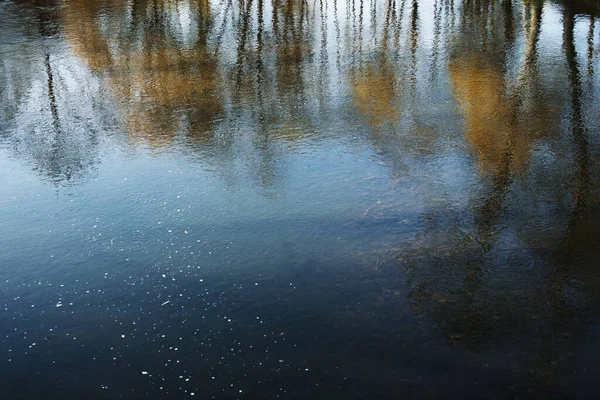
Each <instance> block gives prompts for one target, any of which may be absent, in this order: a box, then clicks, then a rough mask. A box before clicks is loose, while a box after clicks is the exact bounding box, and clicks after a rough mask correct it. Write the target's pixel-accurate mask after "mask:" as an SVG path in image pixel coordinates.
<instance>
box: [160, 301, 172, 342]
mask: <svg viewBox="0 0 600 400" xmlns="http://www.w3.org/2000/svg"><path fill="white" fill-rule="evenodd" d="M170 302H171V300H167V301H165V302H164V303H162V304H161V307H162V306H164V305H166V304H169V303H170ZM163 337H164V335H163Z"/></svg>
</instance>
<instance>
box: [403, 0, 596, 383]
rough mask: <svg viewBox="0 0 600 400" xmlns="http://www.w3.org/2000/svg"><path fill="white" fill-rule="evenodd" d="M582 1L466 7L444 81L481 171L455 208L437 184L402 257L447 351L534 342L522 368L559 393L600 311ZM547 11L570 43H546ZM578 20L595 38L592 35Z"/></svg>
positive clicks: (418, 304)
mask: <svg viewBox="0 0 600 400" xmlns="http://www.w3.org/2000/svg"><path fill="white" fill-rule="evenodd" d="M586 7H587V5H585V4H583V3H581V4H580V3H578V2H560V5H559V6H557V5H556V4H555V3H551V2H545V1H542V0H533V1H523V2H513V1H510V0H507V1H503V2H494V1H485V0H480V1H477V0H473V1H467V2H463V3H461V4H460V6H458V8H457V10H456V11H457V16H456V18H458V19H459V22H458V26H457V27H456V28H455V29H456V32H455V33H454V36H455V37H454V39H453V47H452V50H451V52H449V55H448V76H449V80H450V84H451V88H452V92H453V95H454V98H455V99H456V102H457V105H458V108H459V110H460V112H461V114H462V117H463V123H464V128H465V131H466V134H465V136H464V139H465V145H466V146H467V148H469V149H470V150H471V154H472V156H473V160H474V162H475V163H476V165H477V168H476V170H475V171H476V174H474V175H473V176H472V177H471V178H470V179H471V183H470V184H469V190H468V191H467V192H466V193H464V195H462V196H460V195H457V196H458V197H459V199H458V201H457V200H456V197H457V196H449V198H445V199H444V198H443V197H442V196H443V194H444V191H446V193H447V192H451V190H452V182H446V183H444V184H441V185H440V187H437V188H435V189H433V191H434V193H433V194H430V196H431V197H435V195H436V194H439V193H440V192H441V194H440V195H439V198H440V200H436V201H433V200H432V201H428V202H427V204H426V205H425V211H424V213H423V215H422V223H421V228H420V229H419V230H418V232H417V233H416V234H415V238H414V240H412V241H411V242H410V243H409V244H407V245H406V247H405V248H404V250H403V255H402V259H401V263H402V267H403V269H404V270H405V271H406V275H407V279H408V285H409V290H410V294H409V297H410V299H411V304H412V307H413V309H414V310H415V311H416V312H417V313H418V314H419V315H422V316H423V317H424V318H425V320H427V321H430V322H432V323H434V324H435V326H436V327H437V328H438V329H439V330H440V331H441V332H442V333H443V334H444V335H446V337H447V340H448V341H449V342H450V343H452V344H453V345H455V346H460V347H465V348H469V349H475V350H477V351H479V352H483V351H486V350H491V349H492V348H495V349H497V348H503V346H508V347H510V346H511V344H513V345H514V344H515V343H525V345H526V346H527V347H528V351H527V353H526V354H525V355H514V356H511V357H513V360H512V362H513V363H514V364H513V365H514V366H515V368H517V369H518V370H519V371H521V372H522V373H524V374H525V375H530V376H529V377H530V378H531V379H533V381H531V382H533V383H532V384H533V385H534V386H535V385H538V384H539V386H540V387H544V388H547V387H548V385H550V387H554V388H555V389H556V386H557V385H558V386H561V385H562V384H561V383H559V382H558V379H557V376H558V374H561V373H562V374H564V373H570V372H567V371H571V370H572V369H573V365H574V364H573V363H574V362H575V361H574V359H573V358H572V354H574V352H575V351H576V349H577V348H578V346H580V345H581V342H582V341H583V339H584V338H585V337H586V334H587V332H588V331H589V329H590V328H591V324H592V321H593V320H595V319H596V318H598V316H599V315H600V314H599V311H600V296H598V295H597V293H596V292H595V283H594V284H588V283H587V282H595V281H596V280H597V271H596V265H597V262H596V261H595V260H597V259H598V256H600V253H599V250H598V248H597V246H595V245H594V243H596V242H597V241H598V239H599V237H598V234H597V233H596V232H595V231H594V228H593V227H594V226H597V225H596V224H597V223H598V222H599V221H598V218H597V216H598V201H597V200H596V199H597V198H598V193H597V192H598V187H597V185H594V184H593V182H594V180H596V179H597V178H598V176H599V172H600V170H599V169H598V167H599V166H598V165H597V163H596V162H595V161H594V158H593V157H592V153H595V151H597V149H595V148H594V146H593V144H592V143H593V142H594V139H593V138H594V137H596V136H597V135H598V133H599V132H598V130H597V128H596V126H595V124H594V123H593V122H592V121H593V120H594V118H597V110H598V100H597V99H595V98H594V97H593V91H592V90H589V89H588V88H589V87H588V88H586V86H585V84H584V82H592V86H593V85H597V78H596V77H594V76H593V68H588V66H589V65H592V66H593V63H594V60H593V57H594V54H593V53H594V52H593V51H589V46H590V45H589V42H586V39H587V40H588V41H589V40H590V38H591V40H592V41H593V42H594V43H593V44H592V45H591V46H592V47H594V46H595V40H596V38H595V35H594V19H593V18H594V16H591V15H582V14H581V12H582V10H587V9H588V8H586ZM550 16H554V17H555V18H556V20H558V21H562V22H561V25H560V26H558V28H560V29H557V32H556V33H557V35H556V36H553V37H554V38H556V39H557V40H558V41H559V43H562V46H561V47H553V48H551V49H548V47H547V46H548V45H547V42H545V41H549V39H548V37H547V36H544V35H543V34H542V30H543V29H542V27H543V26H544V23H545V21H544V18H545V17H548V18H551V17H550ZM443 25H444V24H443ZM446 25H449V24H446ZM578 26H581V27H585V28H586V29H585V30H586V31H588V32H591V33H588V35H587V37H585V38H583V40H581V39H582V38H579V39H578V37H577V28H578ZM555 27H556V26H555ZM588 29H589V30H588ZM546 34H548V32H546ZM552 57H554V60H555V61H554V62H551V61H549V60H548V58H552ZM590 57H592V59H590ZM556 59H560V60H562V64H561V65H560V67H557V66H556ZM592 149H593V150H592ZM453 197H454V198H453ZM457 204H466V206H465V207H463V206H457ZM508 347H507V348H508ZM526 379H529V378H526Z"/></svg>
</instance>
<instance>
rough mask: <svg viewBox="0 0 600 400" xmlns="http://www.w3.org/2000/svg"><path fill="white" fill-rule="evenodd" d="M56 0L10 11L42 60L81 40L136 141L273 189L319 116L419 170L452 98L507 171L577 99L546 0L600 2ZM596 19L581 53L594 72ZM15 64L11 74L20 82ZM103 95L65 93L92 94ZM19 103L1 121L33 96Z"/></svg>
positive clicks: (92, 74)
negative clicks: (563, 84) (555, 50)
mask: <svg viewBox="0 0 600 400" xmlns="http://www.w3.org/2000/svg"><path fill="white" fill-rule="evenodd" d="M40 1H41V0H40ZM48 1H50V0H46V2H43V4H42V3H39V2H38V3H39V4H38V3H36V2H27V1H23V2H21V3H18V4H19V5H20V7H21V8H15V9H17V10H21V11H19V12H21V16H20V17H15V18H26V16H25V15H24V14H27V13H28V11H27V10H33V11H34V13H37V14H35V18H34V19H35V20H36V21H37V23H38V24H39V29H38V31H37V32H32V31H31V26H30V25H28V24H26V26H27V28H24V29H27V30H28V32H23V35H25V37H29V38H37V41H38V43H39V45H40V51H39V52H38V53H39V54H37V55H35V57H38V58H39V60H40V62H41V64H40V67H43V69H44V70H45V71H46V73H48V72H50V73H51V75H52V59H53V57H55V58H59V57H60V58H62V59H63V60H67V58H68V57H69V56H70V55H69V54H68V53H66V46H67V45H68V46H70V49H71V50H72V54H74V56H75V57H76V59H77V60H78V61H77V62H80V61H83V62H84V63H85V65H87V68H88V70H87V72H88V77H87V78H86V79H88V81H86V82H82V84H81V85H80V87H82V88H84V87H85V88H89V87H92V86H94V85H97V84H99V85H101V87H100V89H101V90H106V91H107V94H105V95H103V97H104V98H106V99H107V100H110V102H111V103H112V104H115V105H116V106H115V109H116V111H118V113H117V115H118V116H119V118H120V120H121V123H122V124H123V126H124V127H125V130H126V132H127V133H128V134H129V136H130V137H131V138H132V140H133V141H134V142H137V143H142V144H144V145H147V146H149V147H151V148H155V149H159V150H166V149H169V148H170V147H171V146H174V145H177V146H179V145H180V144H182V143H184V144H185V145H186V147H187V148H189V149H190V154H197V155H199V156H198V157H199V158H200V159H202V160H203V161H204V162H209V163H214V164H215V167H214V169H215V170H216V171H218V172H219V173H222V174H223V176H224V178H225V179H232V180H233V181H235V180H236V179H237V178H235V177H236V176H237V175H239V172H240V171H241V170H243V171H245V174H246V175H248V174H250V175H252V179H254V180H256V181H257V182H263V183H264V185H266V187H271V188H272V187H275V186H277V183H276V181H277V180H278V179H279V180H280V182H281V181H282V180H283V179H284V178H283V175H281V174H279V170H284V169H285V168H282V163H281V162H280V161H282V160H283V159H284V158H285V157H284V156H283V154H285V152H286V151H288V150H287V149H288V148H289V147H290V146H291V147H293V146H294V145H293V143H294V141H296V140H297V139H301V138H306V139H311V138H312V133H313V132H318V131H320V130H323V128H324V127H323V124H324V121H326V123H330V124H344V125H348V126H352V127H353V130H359V131H362V132H366V133H367V136H366V138H367V140H368V141H369V142H370V143H371V144H372V145H373V147H374V149H375V150H376V152H377V153H378V154H379V155H380V156H381V158H382V160H383V161H384V162H385V163H386V164H388V165H390V168H391V170H392V172H393V174H394V175H396V176H401V175H405V174H407V173H410V171H409V170H408V169H407V168H409V167H408V166H407V165H409V164H411V163H412V164H414V163H415V162H416V163H417V164H418V163H419V162H420V161H419V160H418V159H419V158H420V157H422V156H423V155H430V154H435V153H436V151H438V150H439V149H440V148H439V146H440V145H441V144H440V140H441V138H440V132H441V131H443V130H444V129H456V130H460V129H462V121H461V120H460V118H457V115H456V114H455V113H454V112H453V110H451V109H450V108H449V107H448V104H449V102H453V101H455V100H456V101H457V102H458V104H459V106H460V110H461V112H462V115H463V117H464V124H465V128H466V131H467V135H466V139H467V143H468V145H469V146H470V147H471V149H472V150H473V152H474V155H475V157H476V159H477V162H478V163H479V165H480V166H481V168H482V171H484V173H489V174H491V175H493V176H495V177H496V178H495V179H496V181H497V182H501V181H503V182H508V181H509V180H510V175H512V174H513V173H514V172H515V171H517V170H522V169H524V168H526V167H527V165H528V163H529V159H530V154H531V151H532V146H533V145H534V144H535V143H536V142H537V141H539V140H541V139H544V140H551V139H552V138H556V137H557V135H560V134H561V129H559V128H557V127H559V126H560V121H561V118H562V117H561V110H562V109H563V107H564V106H565V104H564V103H565V102H566V101H567V99H566V98H565V96H564V90H563V89H564V88H560V87H559V86H557V85H555V84H554V83H553V82H554V80H555V79H556V78H557V77H558V76H559V75H560V73H561V71H556V70H553V69H552V66H551V64H550V62H549V61H547V60H545V59H544V55H542V56H541V58H542V59H541V60H540V59H539V58H540V55H539V41H540V32H541V25H542V23H543V21H542V15H543V9H544V7H545V8H546V9H547V10H549V11H552V12H560V11H559V10H561V9H564V10H567V9H569V10H572V12H573V13H574V15H578V13H581V12H582V10H587V11H589V12H592V11H590V10H592V9H593V8H594V7H593V4H591V3H590V4H588V3H585V2H577V1H575V2H563V3H561V5H560V6H556V5H555V3H544V2H543V1H539V0H536V1H524V2H515V1H502V2H488V1H483V0H469V1H463V2H457V1H447V0H432V1H430V2H417V1H412V0H386V1H374V0H371V1H359V0H343V1H339V0H336V1H317V2H307V1H305V0H294V1H278V0H269V1H266V0H237V1H235V0H227V1H222V2H211V1H208V0H168V1H154V0H129V1H127V0H119V1H116V2H114V1H111V2H108V1H105V0H77V1H73V2H68V3H65V4H62V3H60V4H59V3H48ZM557 7H561V8H557ZM15 12H16V11H15ZM591 21H592V23H593V19H591ZM580 23H585V21H581V22H580ZM593 29H594V28H593V25H592V24H590V33H589V35H588V38H587V39H588V46H587V50H586V52H583V51H582V52H581V54H582V55H583V54H587V55H588V63H587V64H588V65H587V67H588V68H587V69H588V71H591V72H589V74H591V75H589V76H591V77H592V78H591V79H595V78H594V77H593V65H594V60H593V58H594V55H595V53H596V51H595V50H594V46H595V35H594V32H593ZM49 30H54V31H52V32H51V31H49ZM48 38H55V40H54V42H55V44H56V47H55V48H54V50H53V47H52V46H46V45H45V44H44V43H46V41H47V39H48ZM42 49H44V50H46V53H47V54H46V55H47V57H46V56H45V55H44V51H42ZM52 52H54V53H55V54H51V53H52ZM548 56H550V54H548ZM23 57H24V58H25V59H26V58H27V57H33V56H32V55H31V54H29V55H25V56H23ZM48 60H49V62H48ZM48 65H50V68H48ZM15 68H16V67H15ZM5 69H7V73H6V74H4V76H6V77H7V78H5V79H7V87H9V88H12V87H14V86H15V85H18V83H17V81H18V80H20V79H17V78H16V76H11V73H14V71H15V70H14V69H13V71H12V72H10V71H8V69H10V68H8V67H6V66H5ZM82 79H83V78H82ZM26 81H31V80H26ZM47 82H50V85H47V86H48V88H47V89H46V91H47V95H48V99H49V100H48V110H49V117H48V121H50V122H49V123H50V125H51V126H53V129H54V130H55V131H57V132H60V129H58V123H57V121H58V120H59V119H60V115H58V114H57V113H58V109H59V108H60V107H59V106H58V105H57V104H58V103H57V102H59V103H60V101H61V99H58V98H57V99H56V101H51V99H52V98H53V96H52V95H51V92H52V91H53V89H52V87H53V86H55V85H56V84H58V81H57V80H56V79H46V83H47ZM28 90H29V89H28V88H23V90H21V93H26V92H27V91H28ZM81 90H83V89H81ZM13 91H14V90H13ZM7 92H8V91H7ZM54 97H55V98H56V96H54ZM58 97H61V96H58ZM93 97H94V96H92V95H89V94H87V93H85V92H82V93H80V94H76V93H69V94H65V95H64V96H62V98H63V99H65V100H66V99H71V100H72V101H73V102H74V103H83V104H85V103H90V102H92V98H93ZM454 99H455V100H454ZM559 99H562V100H563V101H562V102H561V101H559ZM10 100H12V101H9V102H7V105H6V106H5V107H4V110H8V109H10V108H11V107H12V109H13V111H10V112H4V113H3V115H5V114H6V115H5V116H4V117H3V119H4V120H6V121H9V120H11V121H14V120H16V119H15V115H16V111H15V110H16V109H18V108H19V107H21V108H23V109H31V107H30V106H19V104H21V103H22V102H23V99H22V98H19V97H18V96H15V95H11V99H10ZM11 104H12V105H11ZM53 104H54V105H53ZM11 115H12V116H11ZM87 119H88V120H90V121H95V120H97V119H99V118H96V117H89V116H88V117H87ZM104 119H106V118H104ZM52 121H53V122H52ZM58 136H60V135H58ZM59 147H60V146H59ZM410 156H414V157H413V158H412V159H411V158H410ZM407 157H409V158H407ZM407 160H412V161H411V162H407ZM415 160H416V161H415ZM234 164H235V165H237V166H238V167H239V168H238V167H236V168H237V169H231V167H230V168H227V167H226V166H227V165H229V166H233V165H234ZM409 169H410V168H409ZM226 176H228V178H227V177H226ZM276 176H279V177H280V178H276ZM241 179H245V178H241ZM267 182H271V183H267ZM261 185H263V184H261ZM502 185H503V184H501V183H498V184H497V185H496V188H495V189H491V190H493V191H496V192H497V191H502V190H501V189H500V187H501V186H502Z"/></svg>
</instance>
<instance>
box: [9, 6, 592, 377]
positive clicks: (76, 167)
mask: <svg viewBox="0 0 600 400" xmlns="http://www.w3.org/2000/svg"><path fill="white" fill-rule="evenodd" d="M109 3H110V4H109ZM14 10H17V11H11V12H13V14H10V13H4V14H3V16H2V18H4V19H6V20H7V21H8V23H9V25H5V26H10V27H15V26H17V24H16V23H14V21H19V19H20V18H24V16H23V15H24V14H25V13H28V12H32V13H34V14H35V17H34V19H35V20H36V21H37V23H38V24H37V25H26V26H25V25H24V26H23V27H22V28H21V29H20V30H16V31H13V32H12V33H11V35H13V37H17V36H18V38H16V39H15V40H16V41H19V40H23V39H24V38H25V39H27V40H31V41H34V42H35V43H36V47H35V48H33V47H27V46H22V47H19V50H18V51H20V52H21V53H20V54H18V55H17V56H15V57H13V58H11V59H10V60H9V61H6V62H4V63H3V64H2V65H1V67H0V68H2V70H1V71H2V75H1V78H0V79H1V80H2V81H0V82H2V86H1V87H2V88H3V89H2V92H0V98H1V99H2V100H3V102H4V105H3V106H2V114H0V124H2V127H3V132H4V133H3V134H2V135H3V138H2V140H3V141H6V142H7V143H9V145H8V146H9V147H10V148H12V149H14V151H15V153H17V154H25V156H24V158H26V159H27V160H28V161H30V162H31V164H32V166H33V168H35V169H36V170H39V171H40V174H41V175H43V176H47V177H50V178H51V179H52V180H53V181H55V182H59V183H61V184H64V183H69V182H79V181H78V180H77V179H76V178H75V177H76V176H81V175H86V174H89V172H90V170H91V169H92V166H93V165H94V163H96V162H97V161H98V159H99V153H100V150H99V149H100V147H101V145H102V143H103V141H105V140H107V139H106V138H107V137H108V136H110V134H109V132H110V133H111V134H112V133H115V132H118V133H120V134H121V135H122V136H126V137H127V138H128V139H127V140H128V142H129V144H130V145H131V146H134V147H135V146H139V147H146V148H149V149H150V150H151V151H152V152H154V153H160V152H165V151H174V152H180V153H182V154H185V155H186V157H187V160H188V161H189V162H190V163H194V162H199V163H205V164H206V165H209V166H210V167H211V168H212V170H214V171H215V174H216V175H218V176H219V178H220V179H221V180H223V181H224V182H226V184H227V186H228V187H230V188H234V187H236V186H237V185H243V184H245V181H247V180H249V181H251V182H252V184H253V185H255V186H256V187H258V188H259V190H260V192H261V193H262V194H264V195H265V196H273V197H277V196H280V195H283V194H285V186H286V181H287V180H288V176H287V175H286V174H287V169H288V168H289V164H290V162H291V161H290V159H291V158H292V157H293V155H296V154H301V153H302V152H310V149H311V146H319V145H321V146H327V144H328V143H336V144H340V143H341V145H343V146H347V147H348V148H350V149H351V151H355V152H357V153H358V152H360V151H363V150H364V149H365V148H368V149H369V151H371V152H372V154H373V155H374V158H375V159H374V163H376V164H378V165H383V166H385V168H387V171H388V172H389V178H390V180H391V181H392V184H391V185H392V188H391V189H390V192H391V193H390V194H389V197H388V198H387V199H385V200H386V201H383V202H381V204H379V203H378V204H377V205H376V206H374V208H373V210H371V211H373V212H372V213H370V214H369V215H368V217H367V218H372V219H377V218H381V219H382V220H386V218H388V219H390V220H393V221H396V220H397V219H399V218H400V217H399V216H398V215H399V214H401V213H402V212H403V211H405V210H406V209H407V208H409V207H410V211H415V212H416V213H417V217H416V218H415V220H416V223H415V224H416V225H417V229H416V231H415V232H413V233H411V234H410V235H409V237H408V238H406V237H401V238H399V239H398V241H399V243H395V244H394V246H395V250H393V251H391V250H390V248H389V246H387V245H386V246H383V247H385V248H384V249H377V251H376V252H375V253H376V254H375V256H374V257H376V259H377V260H378V262H379V257H380V256H381V258H382V259H385V262H390V254H392V255H393V258H394V259H400V261H399V262H398V263H396V264H397V265H396V264H395V266H396V267H397V268H398V270H399V271H400V272H401V274H402V275H403V276H405V278H406V282H407V286H408V289H407V290H408V301H409V303H410V307H411V310H412V311H413V313H414V314H415V315H416V316H417V318H418V319H420V320H421V321H426V323H429V324H432V325H433V326H435V328H436V329H437V330H438V331H439V332H441V333H442V334H443V335H444V338H445V340H447V341H448V342H449V343H451V344H452V345H453V346H456V347H459V348H464V349H468V350H476V351H477V352H486V351H492V350H490V349H491V348H492V347H494V349H496V350H497V349H506V348H510V346H511V345H514V344H515V343H526V344H527V345H528V346H531V350H529V351H528V353H527V354H528V356H527V357H522V356H521V355H520V354H516V353H514V354H509V356H508V357H509V358H511V361H514V365H515V368H516V369H517V370H518V371H519V372H524V373H525V371H533V379H536V380H542V381H545V382H544V383H552V380H553V379H554V377H556V376H557V375H556V374H557V373H558V371H559V370H560V369H561V368H568V367H567V366H568V363H569V357H570V356H569V354H571V353H573V352H574V351H575V349H576V348H577V346H578V344H579V342H580V341H581V340H582V338H583V337H584V336H585V334H586V331H587V330H588V329H590V327H591V326H592V324H593V323H594V321H595V320H597V318H598V317H599V316H600V314H599V313H598V311H599V307H600V297H599V295H598V294H597V293H596V290H595V287H596V283H597V282H598V274H597V271H595V266H596V265H597V262H596V260H597V259H598V256H600V254H598V252H599V250H598V248H597V246H596V243H597V242H598V239H600V238H599V237H598V233H597V229H596V228H597V227H598V225H599V224H600V220H599V217H598V216H599V215H600V204H598V200H597V199H600V196H599V195H600V193H599V189H600V186H599V185H598V184H597V182H598V179H599V172H600V171H599V168H598V167H599V166H598V161H596V160H599V159H600V158H599V157H597V155H598V154H597V153H598V135H599V134H600V131H599V130H598V129H599V128H598V126H597V124H595V121H597V120H598V117H599V116H600V114H599V113H598V109H599V102H598V99H597V92H598V90H597V87H598V78H597V76H596V75H595V71H596V70H597V68H595V64H596V63H597V57H596V56H597V54H598V38H597V30H596V29H595V26H596V22H595V19H596V18H597V16H598V15H599V14H600V13H599V11H598V6H597V2H594V1H566V0H565V1H543V0H529V1H527V0H523V1H521V2H518V1H512V0H503V1H492V0H464V1H452V0H432V1H429V2H418V1H416V0H386V1H381V2H378V1H362V0H360V1H359V0H347V1H340V0H333V1H324V0H323V1H320V0H319V1H313V2H309V1H305V0H289V1H284V0H272V1H266V0H227V1H222V2H212V1H208V0H168V1H155V0H153V1H150V0H131V1H125V0H120V1H116V2H108V1H104V0H74V1H69V2H66V3H59V2H52V1H37V2H18V4H17V6H15V7H14ZM19 13H21V14H19ZM11 18H13V19H14V20H11ZM557 20H561V25H558V24H557V23H556V21H557ZM11 21H13V22H11ZM0 25H2V24H0ZM557 26H559V28H560V29H559V28H557ZM0 29H4V28H2V27H0ZM558 30H560V34H559V35H557V34H556V33H557V31H558ZM578 32H585V41H581V40H577V38H578V37H579V36H581V35H579V36H578ZM556 43H560V45H557V44H556ZM19 57H20V58H19ZM23 60H25V61H23ZM23 65H27V67H26V68H22V66H23ZM595 96H596V97H595ZM40 110H41V111H40ZM4 127H6V129H4ZM357 149H358V150H357ZM398 193H410V194H411V195H413V196H412V197H411V198H412V199H414V200H413V201H412V203H411V204H398V201H399V200H398V198H399V197H396V195H397V194H398ZM386 221H387V220H386ZM394 239H396V238H394ZM386 293H388V294H389V293H395V292H394V291H389V292H386ZM548 332H550V333H548ZM500 351H502V350H500ZM527 374H529V372H527Z"/></svg>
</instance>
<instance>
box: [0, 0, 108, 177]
mask: <svg viewBox="0 0 600 400" xmlns="http://www.w3.org/2000/svg"><path fill="white" fill-rule="evenodd" d="M5 8H6V12H4V13H2V16H1V18H2V19H3V21H2V23H1V24H0V25H2V30H3V34H2V37H3V38H4V40H5V42H3V43H2V46H3V49H2V53H3V55H4V57H3V63H2V64H1V65H0V68H1V69H2V71H1V74H0V75H1V76H2V78H3V79H2V80H3V82H2V85H1V86H2V92H1V97H2V103H3V104H2V115H3V116H4V117H5V120H4V121H3V122H2V126H0V129H1V132H2V133H1V134H2V136H3V138H4V140H7V141H8V142H9V143H10V145H11V146H12V147H13V149H14V151H15V152H16V154H17V156H18V157H19V158H21V159H22V160H24V161H25V162H26V163H27V164H29V165H31V167H32V168H33V169H34V170H36V171H38V172H39V173H40V174H41V175H42V176H44V177H46V178H48V179H49V180H51V181H52V182H54V183H56V184H57V185H65V184H76V183H77V182H79V181H80V179H81V178H83V177H84V176H85V175H87V173H88V172H89V171H90V170H91V168H92V166H93V164H94V163H95V162H96V160H97V158H98V153H99V145H100V142H101V138H100V137H99V135H102V136H106V134H107V132H109V131H111V130H114V128H115V118H114V115H113V113H112V109H111V106H110V104H109V103H108V102H105V101H103V95H102V92H103V89H102V88H101V87H100V86H99V84H98V82H97V81H96V80H95V79H94V77H93V76H92V75H91V74H90V72H89V71H88V70H87V69H86V68H85V66H84V65H83V64H82V63H81V62H77V61H75V62H73V61H70V60H67V59H65V57H64V53H65V50H66V49H65V45H64V43H63V41H62V40H61V36H62V34H63V25H62V17H61V15H62V13H61V4H60V2H56V1H52V0H39V1H33V2H19V3H18V6H15V7H5ZM24 20H25V21H27V23H24Z"/></svg>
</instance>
